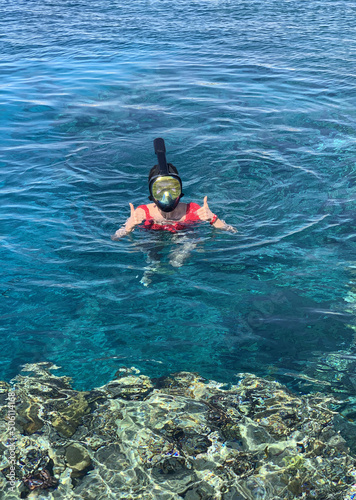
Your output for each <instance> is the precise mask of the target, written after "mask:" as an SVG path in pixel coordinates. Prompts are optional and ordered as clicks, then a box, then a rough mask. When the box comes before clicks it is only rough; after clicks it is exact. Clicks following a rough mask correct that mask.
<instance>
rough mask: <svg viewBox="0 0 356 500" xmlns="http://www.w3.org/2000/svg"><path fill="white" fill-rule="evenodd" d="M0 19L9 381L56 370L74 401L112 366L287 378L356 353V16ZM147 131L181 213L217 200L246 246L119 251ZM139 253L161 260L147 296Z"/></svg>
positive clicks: (308, 5) (214, 235) (48, 7)
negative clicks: (27, 370)
mask: <svg viewBox="0 0 356 500" xmlns="http://www.w3.org/2000/svg"><path fill="white" fill-rule="evenodd" d="M1 11H2V15H1V19H0V24H1V33H2V35H1V39H0V46H1V61H0V68H1V108H0V109H1V121H0V126H1V135H0V148H1V151H0V162H1V163H0V165H1V170H0V172H1V208H0V210H1V250H0V252H1V253H0V258H1V263H2V278H1V289H0V293H1V295H0V298H1V311H0V313H1V331H2V337H1V338H2V342H1V345H2V356H1V364H0V377H1V378H3V379H9V378H11V377H12V376H14V375H15V374H16V373H17V372H18V371H19V367H20V366H21V365H22V364H23V363H25V362H38V361H44V360H48V361H52V362H54V363H56V364H58V365H60V366H61V367H62V369H61V370H62V372H63V373H66V374H68V375H71V376H72V377H73V378H74V381H75V385H76V387H78V388H90V387H93V386H97V385H100V384H102V383H105V382H106V381H107V380H108V379H109V378H110V377H112V376H113V375H114V373H115V372H116V370H117V369H118V368H119V367H121V366H136V367H137V368H139V369H141V370H142V371H143V372H144V373H147V374H148V375H151V376H153V375H163V374H166V373H169V372H172V371H177V370H191V371H197V372H199V373H201V374H202V375H204V376H206V377H212V378H214V379H215V380H222V381H231V380H234V376H235V374H236V373H238V372H241V371H249V372H253V373H256V374H259V375H266V374H268V373H274V374H275V376H276V378H277V379H278V377H280V376H282V375H281V374H283V373H284V372H285V371H288V372H291V373H293V374H295V376H296V379H298V376H300V374H302V373H303V371H304V370H305V367H307V366H308V363H310V362H311V361H312V360H315V359H318V358H319V357H321V356H322V355H323V354H325V353H329V352H334V351H338V350H340V349H347V348H348V347H349V346H350V344H351V343H352V341H353V331H352V329H351V328H350V327H349V326H348V325H350V323H351V322H352V319H351V318H350V316H349V315H348V314H347V312H346V311H345V300H344V299H345V297H346V296H347V293H348V292H349V290H350V283H352V274H351V270H352V267H353V266H354V262H355V234H356V233H355V201H356V196H355V172H356V160H355V158H356V156H355V152H356V106H355V105H356V86H355V78H356V73H355V68H356V24H355V15H356V5H355V3H354V2H350V1H348V0H342V1H335V0H311V1H308V2H306V1H304V0H289V1H288V0H284V1H280V0H266V1H264V2H261V1H260V0H248V1H247V0H246V1H242V0H240V1H229V0H226V1H219V0H209V1H206V0H199V1H195V0H179V2H178V1H173V2H172V1H166V0H161V1H149V0H147V1H143V0H137V1H135V2H124V1H123V0H110V2H109V1H108V0H101V1H100V2H97V1H90V2H89V1H88V0H81V1H80V0H79V1H75V0H71V1H69V0H61V1H59V0H43V1H42V2H35V1H33V0H26V1H24V0H17V1H16V2H15V1H13V0H11V1H8V2H4V1H3V2H1ZM155 137H164V138H165V140H166V146H167V150H168V160H169V161H171V162H172V163H174V164H175V165H176V167H177V168H178V170H179V172H180V174H181V176H182V179H183V183H184V192H185V199H184V201H189V200H191V201H195V202H200V203H201V202H202V200H203V197H204V196H205V195H208V201H209V204H210V207H211V208H212V210H213V211H214V212H216V213H217V214H218V215H219V216H220V217H221V218H223V219H225V220H226V221H227V222H228V223H229V224H233V225H235V226H236V227H237V228H238V230H239V232H238V233H237V234H231V233H224V232H218V231H215V230H213V229H212V228H211V227H210V226H209V225H208V224H202V225H200V226H198V227H195V228H194V229H193V230H192V231H189V232H187V234H185V235H183V236H184V238H180V237H179V238H176V237H172V235H170V234H157V233H153V232H151V233H150V232H147V231H143V230H136V231H135V232H134V233H133V234H132V235H131V236H130V237H128V238H126V239H123V240H121V241H119V242H112V241H111V239H110V235H111V234H112V233H114V231H115V230H116V229H117V228H118V227H119V226H120V225H121V224H122V223H123V222H124V221H125V220H126V218H127V217H128V215H129V206H128V203H129V202H133V203H134V204H135V206H137V205H138V204H141V203H145V202H147V196H148V192H147V174H148V171H149V168H150V167H151V166H152V165H153V163H154V162H155V156H154V152H153V144H152V143H153V139H154V138H155ZM184 239H185V240H186V242H187V241H188V243H192V249H191V251H190V255H189V257H188V258H187V260H186V261H185V263H184V265H183V266H181V267H173V266H171V265H170V262H169V260H170V254H171V253H172V252H173V253H174V252H177V251H181V249H182V248H183V246H184V244H183V240H184ZM147 259H151V260H152V259H155V260H159V261H160V266H159V269H158V270H157V272H155V273H153V274H152V276H151V280H152V282H151V284H150V285H149V286H148V287H144V286H143V285H142V284H141V283H140V279H141V278H142V276H143V274H144V272H145V268H146V267H147V266H149V265H150V264H148V263H147ZM151 265H152V264H151ZM292 379H293V378H292ZM291 383H292V380H291Z"/></svg>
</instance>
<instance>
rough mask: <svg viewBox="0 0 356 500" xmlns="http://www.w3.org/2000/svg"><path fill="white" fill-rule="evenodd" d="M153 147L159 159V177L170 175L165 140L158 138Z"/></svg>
mask: <svg viewBox="0 0 356 500" xmlns="http://www.w3.org/2000/svg"><path fill="white" fill-rule="evenodd" d="M153 147H154V149H155V153H156V155H157V159H158V166H159V175H169V173H168V165H167V159H166V145H165V144H164V140H163V139H161V138H160V137H158V138H157V139H155V140H154V141H153Z"/></svg>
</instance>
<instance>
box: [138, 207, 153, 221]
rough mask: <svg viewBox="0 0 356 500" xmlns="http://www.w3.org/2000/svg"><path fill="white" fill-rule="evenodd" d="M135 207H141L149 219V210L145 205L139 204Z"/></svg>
mask: <svg viewBox="0 0 356 500" xmlns="http://www.w3.org/2000/svg"><path fill="white" fill-rule="evenodd" d="M137 208H142V210H144V212H145V214H146V219H151V215H150V211H149V208H148V206H147V205H140V206H138V207H137Z"/></svg>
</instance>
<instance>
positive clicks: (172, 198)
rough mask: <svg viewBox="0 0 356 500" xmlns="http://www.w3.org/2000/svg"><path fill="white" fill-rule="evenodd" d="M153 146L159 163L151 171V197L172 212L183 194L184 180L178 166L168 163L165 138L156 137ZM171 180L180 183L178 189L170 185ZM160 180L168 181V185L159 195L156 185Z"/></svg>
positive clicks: (164, 209)
mask: <svg viewBox="0 0 356 500" xmlns="http://www.w3.org/2000/svg"><path fill="white" fill-rule="evenodd" d="M153 147H154V150H155V153H156V155H157V159H158V165H155V167H154V168H153V172H152V171H151V173H150V177H149V190H150V196H149V199H150V200H151V201H153V202H154V203H155V204H156V205H157V207H158V208H159V209H160V210H162V211H163V212H172V211H173V210H174V209H175V208H176V206H177V205H178V203H179V200H180V199H181V197H182V196H183V193H182V181H181V179H180V177H179V175H178V172H177V170H176V168H175V167H174V166H173V165H172V164H171V163H167V159H166V146H165V144H164V140H163V139H161V138H157V139H155V140H154V141H153ZM169 181H171V183H172V184H175V185H176V186H177V184H178V189H177V188H176V189H174V186H171V187H170V186H169ZM160 182H161V183H164V182H165V183H166V184H167V182H168V185H167V187H166V188H165V187H162V189H161V192H160V196H158V195H157V189H156V187H157V185H158V184H159V183H160ZM154 185H155V186H154ZM179 187H180V189H179ZM177 190H178V191H179V192H178V195H177V192H176V191H177ZM154 192H156V196H154Z"/></svg>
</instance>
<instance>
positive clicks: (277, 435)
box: [0, 363, 356, 500]
mask: <svg viewBox="0 0 356 500" xmlns="http://www.w3.org/2000/svg"><path fill="white" fill-rule="evenodd" d="M55 369H56V367H55V366H54V365H52V364H50V363H38V364H34V365H26V366H24V369H23V371H22V372H21V373H20V374H19V375H18V376H17V377H16V378H15V379H14V380H13V381H11V384H6V383H4V382H2V383H1V384H0V396H1V397H0V403H1V407H0V408H1V409H0V412H1V420H0V432H1V450H2V459H1V463H0V470H1V474H0V496H1V498H8V499H11V498H13V499H15V498H29V499H31V498H41V499H45V498H48V499H58V498H65V499H82V498H83V499H84V498H85V499H86V500H91V499H93V500H94V499H95V500H104V499H117V498H122V499H123V498H128V499H162V500H170V499H172V500H173V499H180V498H184V499H185V500H199V499H201V500H209V499H210V500H215V499H216V500H220V499H221V500H243V499H246V500H252V499H271V500H272V499H273V500H278V499H281V500H282V499H283V500H285V499H287V500H288V499H294V498H305V499H320V500H321V499H323V500H327V499H330V500H331V499H333V500H335V499H350V500H351V498H356V487H355V482H356V479H355V476H356V461H355V458H354V456H353V452H352V450H353V446H352V443H353V442H354V441H355V435H356V433H355V430H354V425H353V424H352V423H351V422H349V421H348V420H347V419H346V418H345V417H343V416H342V415H341V414H340V413H339V412H337V411H335V408H337V407H338V405H340V404H341V403H340V402H339V401H336V400H335V399H334V397H333V396H325V395H323V394H320V393H315V394H310V395H303V396H301V395H296V394H293V393H291V392H289V391H288V389H287V388H286V387H284V386H282V385H281V384H279V383H277V382H274V381H272V380H267V379H261V378H258V377H256V376H254V375H250V374H240V375H239V376H238V378H237V382H236V385H232V386H230V387H226V386H224V385H222V384H219V383H216V382H213V381H207V380H205V379H203V378H201V377H200V376H199V375H198V374H196V373H187V372H181V373H175V374H172V375H170V376H167V377H161V378H158V379H150V378H148V377H147V376H144V375H140V374H139V373H137V370H135V369H132V368H128V369H121V370H119V372H117V374H116V378H115V379H114V380H112V381H110V382H109V383H108V384H106V385H105V386H103V387H100V388H97V389H95V390H92V391H86V392H83V391H76V390H74V389H73V388H72V386H71V381H70V379H69V378H68V377H59V376H56V375H55V374H53V371H54V370H55ZM13 386H15V392H16V404H15V407H16V432H15V438H16V471H15V474H16V481H15V483H16V486H15V487H14V489H13V491H11V490H10V489H9V481H8V480H7V479H6V477H7V476H8V473H9V470H10V463H9V458H8V456H9V454H8V450H7V444H8V435H7V432H8V425H7V402H6V401H7V400H6V394H7V392H8V391H9V389H10V387H13ZM349 441H350V442H349ZM350 450H351V451H350Z"/></svg>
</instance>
